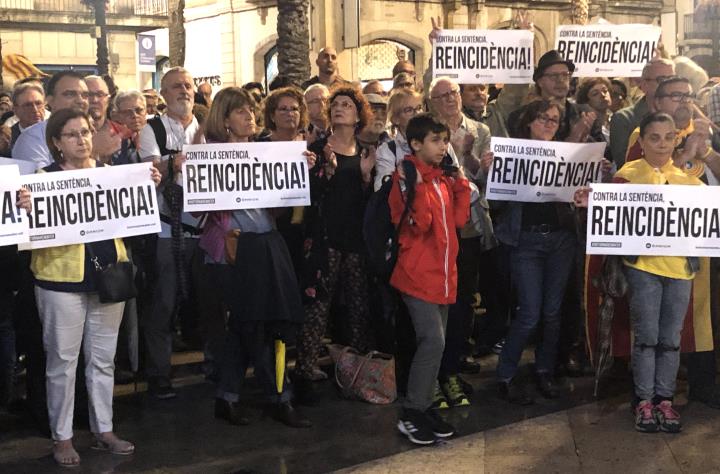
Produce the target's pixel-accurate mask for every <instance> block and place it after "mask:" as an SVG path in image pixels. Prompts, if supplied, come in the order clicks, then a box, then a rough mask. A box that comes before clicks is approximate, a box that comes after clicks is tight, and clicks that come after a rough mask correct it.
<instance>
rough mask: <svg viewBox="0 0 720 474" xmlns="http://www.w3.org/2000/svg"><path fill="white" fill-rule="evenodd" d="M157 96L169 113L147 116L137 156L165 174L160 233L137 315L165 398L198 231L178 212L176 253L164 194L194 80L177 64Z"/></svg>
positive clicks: (189, 135)
mask: <svg viewBox="0 0 720 474" xmlns="http://www.w3.org/2000/svg"><path fill="white" fill-rule="evenodd" d="M160 94H161V95H162V97H163V99H165V103H166V104H167V113H165V114H164V115H161V116H155V117H154V118H152V119H150V120H148V124H147V125H146V126H145V128H143V129H142V131H141V132H140V146H139V149H140V150H139V151H140V158H141V159H142V160H143V161H152V162H154V163H155V166H156V167H157V168H158V169H159V170H160V171H161V172H162V173H163V181H162V183H161V185H160V187H159V188H158V202H159V203H160V220H161V221H162V231H161V232H160V235H159V238H158V243H157V256H156V268H155V272H156V273H155V284H154V285H153V286H154V291H153V292H152V295H153V296H152V303H151V305H150V306H151V307H149V308H146V311H145V314H143V317H142V318H141V326H142V328H143V335H144V337H145V342H146V347H147V353H146V364H145V371H146V375H147V376H148V389H149V392H150V394H151V395H153V396H155V397H156V398H159V399H168V398H174V397H175V396H176V393H175V391H174V390H173V387H172V384H171V382H170V369H171V364H170V356H171V355H172V319H173V316H174V314H175V310H176V306H177V305H178V303H179V301H178V298H177V295H178V293H179V292H178V288H179V287H180V288H182V287H183V286H184V284H185V283H187V284H189V283H190V282H191V278H190V276H189V275H188V272H187V271H186V269H189V268H190V260H191V258H192V256H193V254H194V253H195V251H196V249H197V240H198V239H197V237H198V236H199V230H198V229H197V220H195V219H194V218H192V216H190V215H189V214H188V213H182V233H181V235H179V236H178V237H176V239H175V240H176V241H175V247H176V248H175V252H174V251H173V239H172V238H171V237H172V236H171V227H170V224H171V222H172V218H171V215H172V214H171V209H170V208H169V206H168V204H169V203H166V202H165V199H164V195H165V189H166V188H169V187H172V186H173V182H176V183H179V180H177V179H176V178H177V177H178V174H179V173H178V172H179V169H180V166H179V164H180V159H176V155H179V154H180V153H182V148H183V145H185V144H190V143H192V142H193V139H194V138H195V134H196V133H197V131H198V128H199V124H198V121H197V119H196V118H195V116H194V115H193V113H192V110H193V105H194V104H195V100H194V99H195V97H194V95H195V90H194V83H193V78H192V76H191V75H190V73H189V72H188V71H187V70H186V69H184V68H181V67H175V68H172V69H170V70H169V71H168V72H167V73H165V75H164V76H163V78H162V80H161V82H160ZM171 175H172V176H173V179H172V181H173V182H171V180H170V176H171ZM178 246H179V248H180V249H183V247H184V252H180V253H182V254H183V255H181V258H177V257H178V255H177V254H178V252H177V250H178V249H177V247H178Z"/></svg>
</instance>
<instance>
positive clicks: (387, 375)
mask: <svg viewBox="0 0 720 474" xmlns="http://www.w3.org/2000/svg"><path fill="white" fill-rule="evenodd" d="M328 350H329V352H330V357H332V359H333V361H334V362H335V382H336V383H337V385H338V387H339V388H340V390H341V392H342V394H343V396H344V397H346V398H351V399H357V400H363V401H366V402H369V403H374V404H376V405H387V404H390V403H392V402H394V401H395V399H396V398H397V385H396V383H395V359H394V358H393V356H392V355H390V354H384V353H382V352H378V351H370V352H368V353H367V354H365V355H363V354H360V353H359V352H358V351H357V350H355V349H354V348H352V347H349V346H341V345H339V344H330V345H328Z"/></svg>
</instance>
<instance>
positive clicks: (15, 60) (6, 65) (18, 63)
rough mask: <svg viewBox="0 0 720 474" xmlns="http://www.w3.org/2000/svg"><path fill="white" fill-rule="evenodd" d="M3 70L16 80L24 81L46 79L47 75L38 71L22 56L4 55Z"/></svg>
mask: <svg viewBox="0 0 720 474" xmlns="http://www.w3.org/2000/svg"><path fill="white" fill-rule="evenodd" d="M3 69H5V70H6V71H8V72H10V73H11V74H13V75H14V76H15V77H17V78H18V79H25V78H26V77H47V74H45V73H44V72H42V71H41V70H40V69H38V68H37V67H36V66H35V65H34V64H33V63H32V62H31V61H30V60H29V59H28V58H26V57H25V56H23V55H22V54H6V55H5V56H3Z"/></svg>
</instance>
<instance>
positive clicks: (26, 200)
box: [15, 186, 32, 214]
mask: <svg viewBox="0 0 720 474" xmlns="http://www.w3.org/2000/svg"><path fill="white" fill-rule="evenodd" d="M15 205H16V206H17V208H18V209H23V210H25V212H26V213H28V214H30V213H31V212H32V200H31V196H30V191H28V189H27V188H26V187H25V186H23V187H21V188H20V191H18V194H17V202H15Z"/></svg>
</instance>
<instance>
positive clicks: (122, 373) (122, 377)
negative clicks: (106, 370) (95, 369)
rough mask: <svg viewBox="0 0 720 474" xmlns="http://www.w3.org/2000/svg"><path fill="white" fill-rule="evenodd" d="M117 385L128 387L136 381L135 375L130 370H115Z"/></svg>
mask: <svg viewBox="0 0 720 474" xmlns="http://www.w3.org/2000/svg"><path fill="white" fill-rule="evenodd" d="M114 376H115V385H126V384H129V383H133V382H134V381H135V374H134V373H132V372H131V371H129V370H124V369H115V374H114Z"/></svg>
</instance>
